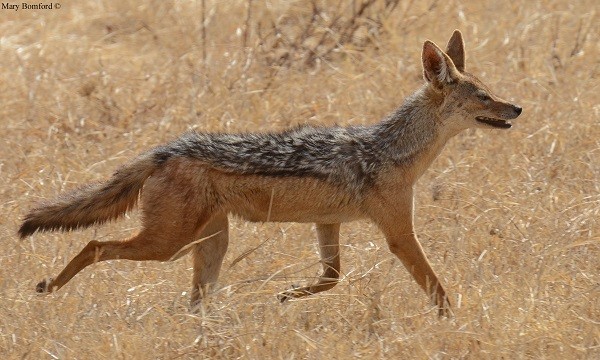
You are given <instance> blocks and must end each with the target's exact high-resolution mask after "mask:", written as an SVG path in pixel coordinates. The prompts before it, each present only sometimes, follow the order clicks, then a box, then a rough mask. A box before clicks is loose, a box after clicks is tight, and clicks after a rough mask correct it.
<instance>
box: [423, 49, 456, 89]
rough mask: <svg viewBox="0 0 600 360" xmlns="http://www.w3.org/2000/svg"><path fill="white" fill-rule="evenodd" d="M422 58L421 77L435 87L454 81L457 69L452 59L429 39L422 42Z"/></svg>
mask: <svg viewBox="0 0 600 360" xmlns="http://www.w3.org/2000/svg"><path fill="white" fill-rule="evenodd" d="M422 60H423V77H424V78H425V80H426V81H427V82H429V83H430V84H431V85H433V86H434V87H435V88H438V89H441V88H442V87H444V86H445V85H448V84H452V83H453V82H455V81H456V79H457V73H458V70H456V67H455V66H454V63H453V62H452V59H450V57H449V56H448V55H446V54H445V53H444V52H443V51H442V50H441V49H440V48H439V47H438V46H437V45H436V44H434V43H433V42H431V41H429V40H427V41H425V44H423V55H422Z"/></svg>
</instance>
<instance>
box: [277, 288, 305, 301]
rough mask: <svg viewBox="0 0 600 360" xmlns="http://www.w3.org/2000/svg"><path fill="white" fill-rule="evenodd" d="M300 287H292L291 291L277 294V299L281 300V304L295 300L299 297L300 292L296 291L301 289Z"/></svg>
mask: <svg viewBox="0 0 600 360" xmlns="http://www.w3.org/2000/svg"><path fill="white" fill-rule="evenodd" d="M299 288H300V285H295V284H294V285H292V286H291V288H290V290H287V291H284V292H282V293H279V294H277V299H278V300H279V302H280V303H284V302H286V301H288V300H289V299H293V298H296V297H298V292H297V291H295V290H296V289H299Z"/></svg>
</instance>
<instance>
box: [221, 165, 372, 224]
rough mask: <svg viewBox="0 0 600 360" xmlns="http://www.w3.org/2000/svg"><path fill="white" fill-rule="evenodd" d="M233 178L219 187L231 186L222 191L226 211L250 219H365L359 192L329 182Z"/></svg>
mask: <svg viewBox="0 0 600 360" xmlns="http://www.w3.org/2000/svg"><path fill="white" fill-rule="evenodd" d="M230 180H233V181H231V182H229V181H225V182H221V183H220V186H219V187H222V186H223V185H226V186H227V185H228V186H227V187H228V189H223V188H222V191H219V192H220V193H221V194H222V195H225V196H226V197H227V201H226V203H227V205H226V210H227V211H228V212H229V213H231V214H233V215H237V216H240V217H242V218H244V219H246V220H249V221H256V222H266V221H276V222H315V223H339V222H346V221H352V220H357V219H361V218H364V215H363V211H362V210H361V203H362V200H361V196H360V195H357V194H355V193H352V192H351V191H347V190H345V189H344V188H343V187H340V186H337V185H333V184H330V183H328V182H326V181H322V180H318V179H314V178H310V177H297V178H296V177H281V178H280V177H269V176H254V175H252V176H248V175H245V176H239V177H237V176H236V178H235V179H230ZM227 183H228V184H227ZM223 190H224V191H223Z"/></svg>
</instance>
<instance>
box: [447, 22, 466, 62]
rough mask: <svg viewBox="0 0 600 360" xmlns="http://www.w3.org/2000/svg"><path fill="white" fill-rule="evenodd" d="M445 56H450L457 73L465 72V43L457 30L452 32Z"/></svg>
mask: <svg viewBox="0 0 600 360" xmlns="http://www.w3.org/2000/svg"><path fill="white" fill-rule="evenodd" d="M446 54H448V56H450V59H452V62H454V66H456V69H457V70H458V71H460V72H464V71H465V42H464V41H463V37H462V34H461V33H460V31H459V30H454V32H453V33H452V36H451V37H450V40H448V45H447V46H446Z"/></svg>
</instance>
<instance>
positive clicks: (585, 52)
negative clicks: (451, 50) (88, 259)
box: [0, 0, 600, 359]
mask: <svg viewBox="0 0 600 360" xmlns="http://www.w3.org/2000/svg"><path fill="white" fill-rule="evenodd" d="M386 3H387V6H386ZM314 4H315V5H314V6H313V5H312V3H311V2H309V1H269V0H254V1H242V0H237V1H216V0H204V1H198V2H191V1H189V2H184V1H148V2H145V3H142V2H137V1H108V0H106V1H93V2H92V1H90V2H75V1H68V2H67V1H65V2H64V3H61V8H60V9H53V10H19V11H13V10H7V9H4V10H1V11H0V64H1V70H0V71H1V72H0V74H1V76H0V82H1V87H0V101H1V106H0V119H1V120H0V121H1V124H2V127H1V130H0V131H1V132H2V136H1V137H0V142H1V145H0V199H1V205H0V212H1V214H2V215H1V216H0V239H1V243H0V244H1V245H0V246H1V253H0V259H1V263H0V264H1V266H0V353H2V354H4V355H3V358H12V359H16V358H29V359H39V358H44V359H67V358H82V359H96V358H115V359H130V358H160V359H175V358H248V359H269V358H273V359H325V358H333V359H351V358H365V359H392V358H396V359H412V358H415V359H426V358H432V359H446V358H448V359H449V358H468V359H479V358H492V359H495V358H503V359H512V358H525V359H571V358H578V359H598V358H600V300H599V296H600V234H599V233H600V227H599V225H598V222H597V220H598V218H599V212H600V185H599V184H600V183H599V182H598V178H599V177H600V140H599V139H600V126H599V122H600V121H599V118H600V81H599V79H600V60H599V59H600V51H599V50H600V42H599V40H600V39H599V35H598V34H599V32H600V26H599V25H598V24H599V23H600V21H598V20H599V17H598V10H599V8H598V3H597V1H596V0H588V1H564V0H560V1H559V0H557V1H552V0H540V1H522V2H498V1H481V2H475V1H472V2H471V1H469V2H461V1H453V0H450V1H434V0H428V1H400V2H396V1H387V2H385V1H383V0H377V1H367V0H355V1H316V2H315V3H314ZM361 9H363V10H361ZM454 29H461V30H462V32H463V34H464V37H465V40H466V46H467V56H468V58H467V68H468V70H469V71H470V72H473V73H474V74H476V75H478V76H479V77H480V78H481V79H483V80H484V81H485V82H486V83H487V84H488V85H489V86H490V87H491V88H492V89H493V90H494V91H495V92H496V93H497V94H498V95H500V96H502V97H505V98H506V99H511V100H514V101H516V102H518V103H519V104H520V105H522V106H523V108H524V111H523V114H522V115H521V117H520V118H519V119H517V120H516V121H515V122H514V124H515V126H514V127H513V129H512V130H510V131H482V130H477V131H467V132H464V133H462V134H460V135H459V136H457V137H456V138H454V139H453V140H451V141H450V142H449V144H448V146H447V147H446V149H445V150H444V151H443V153H442V154H441V156H440V157H439V158H438V159H437V160H436V161H435V162H434V164H433V166H432V167H431V169H429V170H428V171H427V173H426V174H425V175H424V176H423V178H422V179H421V180H420V181H419V183H418V186H417V193H418V196H417V204H416V214H417V216H416V220H415V221H416V228H417V233H418V234H419V237H420V240H421V242H422V244H423V247H424V249H425V252H426V253H427V254H428V256H429V259H430V261H431V262H432V265H433V267H434V269H435V270H436V272H437V273H438V274H439V275H440V277H441V279H442V280H443V282H444V284H445V286H446V289H447V291H448V293H449V294H450V299H451V301H452V302H453V304H454V312H455V318H453V319H446V320H440V319H438V318H437V316H436V314H435V310H434V309H433V308H432V306H431V305H430V304H429V303H428V301H427V297H426V296H425V295H424V293H423V292H422V291H421V290H420V289H419V288H418V286H417V285H416V284H415V282H414V281H413V280H412V278H411V277H410V276H409V274H408V272H407V271H406V270H405V269H404V268H403V267H402V265H401V264H400V262H399V261H397V260H396V259H395V258H394V256H393V255H392V254H391V253H390V252H389V251H388V250H387V247H386V245H385V241H384V239H383V236H382V235H381V233H380V232H379V231H378V230H377V228H376V227H375V226H373V225H371V224H370V223H368V222H354V223H349V224H345V225H343V226H342V240H341V241H342V271H343V274H342V281H341V282H340V284H339V285H338V286H337V287H335V288H334V289H332V290H331V291H329V292H326V293H323V294H319V295H317V296H313V297H310V298H306V299H302V300H298V301H293V302H290V303H287V304H284V305H281V304H279V302H278V301H277V299H276V296H275V295H276V294H277V293H278V292H280V291H282V290H285V289H287V288H289V286H290V285H292V284H304V283H306V282H307V281H312V280H314V278H315V277H316V276H318V274H319V270H320V266H319V263H318V255H317V248H316V242H315V240H314V238H315V234H314V228H313V226H312V225H310V224H254V223H247V222H244V221H241V220H233V221H232V224H231V243H230V248H229V252H228V254H227V257H226V260H225V263H224V268H223V270H222V273H221V277H220V281H219V283H218V286H217V289H216V291H215V292H214V293H213V294H212V295H211V296H210V298H209V299H208V300H207V301H206V303H205V304H204V307H203V308H202V311H200V312H199V313H197V314H194V313H190V312H189V311H188V299H189V289H190V283H191V274H192V273H191V261H190V258H189V257H185V258H183V259H181V260H178V261H176V262H173V263H156V262H144V263H134V262H128V261H111V262H105V263H101V264H96V265H93V266H91V267H89V268H87V269H85V270H84V271H83V272H81V273H80V274H79V275H77V276H76V277H75V278H74V279H73V280H72V281H71V282H70V283H69V284H67V286H65V287H64V288H63V289H61V290H60V291H59V292H57V293H55V294H51V295H48V296H38V295H37V294H36V293H35V291H34V288H35V284H36V283H37V282H38V281H39V280H41V279H42V278H44V277H45V276H51V275H56V274H58V272H59V271H60V270H61V269H62V268H63V266H64V265H66V263H67V262H68V261H69V260H70V259H71V258H72V257H73V256H74V255H75V254H76V253H77V252H79V250H80V249H81V248H82V247H83V246H84V245H85V244H86V243H87V242H88V241H89V240H91V239H96V240H108V239H121V238H125V237H128V236H129V235H131V234H132V233H134V232H135V231H136V228H137V226H138V225H137V221H136V219H137V217H136V216H137V213H136V212H133V213H131V215H130V216H129V218H128V219H125V220H123V221H119V222H115V223H111V224H109V225H106V226H102V227H98V228H93V229H88V230H85V231H78V232H73V233H68V234H62V233H48V234H37V235H35V236H33V237H32V238H30V239H27V240H25V241H19V240H18V239H17V236H16V230H17V228H18V226H19V222H20V219H21V218H22V216H23V214H24V213H25V212H26V211H27V209H28V208H30V207H31V206H33V205H35V204H36V203H37V202H38V201H40V200H42V199H49V198H52V197H54V196H55V195H56V194H58V193H59V192H61V191H63V190H65V189H70V188H73V187H75V186H77V185H78V184H82V183H85V182H89V181H94V180H102V179H105V178H107V177H108V176H109V175H110V174H111V172H112V171H113V170H114V169H115V168H117V167H118V166H119V165H120V164H122V163H123V162H125V161H127V160H128V159H129V158H131V157H133V156H134V155H136V154H137V153H139V152H141V151H143V150H145V149H147V148H149V147H151V146H154V145H158V144H161V143H163V142H165V141H168V140H170V139H173V138H175V137H177V136H178V135H180V134H181V133H182V132H184V131H186V130H188V129H196V130H198V131H231V132H240V131H241V132H246V131H273V130H280V129H284V128H287V127H289V126H293V125H296V124H313V125H330V124H336V123H337V124H344V125H346V124H347V125H350V124H370V123H374V122H376V121H378V120H379V119H380V118H382V117H383V116H384V115H386V114H387V113H389V112H390V111H392V110H393V109H394V108H395V107H396V106H398V105H399V104H400V103H401V102H402V100H403V98H404V97H405V96H407V95H408V94H410V93H411V92H412V91H413V90H414V89H416V88H417V87H418V86H420V84H421V83H422V77H421V71H422V70H421V65H420V51H421V46H422V43H423V42H424V41H425V40H426V39H431V40H433V41H435V42H436V43H438V44H439V45H442V46H444V45H445V43H446V41H447V40H448V38H449V36H450V35H451V33H452V31H453V30H454ZM253 249H255V250H254V251H253V252H251V253H249V254H246V253H247V252H249V251H250V250H253ZM243 255H246V256H245V257H243V259H241V260H240V261H239V262H236V259H237V258H239V257H240V256H243Z"/></svg>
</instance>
